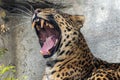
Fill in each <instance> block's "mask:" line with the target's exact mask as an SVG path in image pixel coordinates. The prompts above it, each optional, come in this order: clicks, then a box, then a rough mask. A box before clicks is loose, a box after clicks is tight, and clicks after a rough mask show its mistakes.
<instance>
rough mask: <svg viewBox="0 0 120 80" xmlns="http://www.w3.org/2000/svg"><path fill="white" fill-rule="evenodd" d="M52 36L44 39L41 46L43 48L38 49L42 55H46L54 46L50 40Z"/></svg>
mask: <svg viewBox="0 0 120 80" xmlns="http://www.w3.org/2000/svg"><path fill="white" fill-rule="evenodd" d="M52 37H53V36H50V37H48V38H46V41H45V42H44V44H43V47H41V49H40V53H41V54H42V55H48V54H49V50H50V49H51V48H52V47H53V46H54V44H55V42H54V41H53V40H52Z"/></svg>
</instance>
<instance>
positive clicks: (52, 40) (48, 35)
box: [32, 18, 60, 56]
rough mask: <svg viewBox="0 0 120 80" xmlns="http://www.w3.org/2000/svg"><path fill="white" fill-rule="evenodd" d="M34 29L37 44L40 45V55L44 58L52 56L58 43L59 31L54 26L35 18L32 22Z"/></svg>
mask: <svg viewBox="0 0 120 80" xmlns="http://www.w3.org/2000/svg"><path fill="white" fill-rule="evenodd" d="M32 27H34V28H35V30H36V33H37V36H38V38H39V43H40V45H41V49H40V53H41V54H42V55H44V56H52V55H53V54H54V53H55V52H56V50H57V48H58V45H59V42H60V30H59V29H58V28H56V27H58V26H56V24H53V23H51V22H50V21H48V20H45V19H42V18H36V19H34V20H33V22H32Z"/></svg>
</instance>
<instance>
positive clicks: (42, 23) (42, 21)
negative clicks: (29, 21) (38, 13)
mask: <svg viewBox="0 0 120 80" xmlns="http://www.w3.org/2000/svg"><path fill="white" fill-rule="evenodd" d="M43 25H44V20H43V19H42V20H41V28H43Z"/></svg>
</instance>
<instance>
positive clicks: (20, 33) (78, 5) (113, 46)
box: [0, 0, 120, 80]
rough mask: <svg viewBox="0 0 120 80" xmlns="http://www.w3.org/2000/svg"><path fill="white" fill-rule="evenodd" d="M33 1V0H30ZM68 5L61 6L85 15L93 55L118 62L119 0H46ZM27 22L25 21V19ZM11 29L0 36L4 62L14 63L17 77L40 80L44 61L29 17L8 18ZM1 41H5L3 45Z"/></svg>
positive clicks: (119, 57)
mask: <svg viewBox="0 0 120 80" xmlns="http://www.w3.org/2000/svg"><path fill="white" fill-rule="evenodd" d="M31 1H32V0H31ZM49 1H51V2H53V1H54V2H55V3H60V2H62V3H65V4H71V5H72V7H71V8H67V9H64V10H63V11H64V12H67V13H70V14H82V15H85V17H86V20H85V24H84V27H83V28H82V30H81V31H82V33H83V34H84V36H85V38H86V40H87V42H88V45H89V46H90V48H91V51H92V52H93V54H94V55H95V56H96V57H99V58H101V59H103V60H107V61H109V62H120V35H119V34H120V25H119V24H120V6H119V5H120V0H114V1H113V0H49ZM26 21H28V22H27V23H25V24H24V22H26ZM11 22H12V23H10V24H11V25H9V26H10V27H11V28H13V29H11V30H10V32H8V33H6V34H4V35H3V36H0V47H6V48H8V50H9V53H7V54H6V55H5V56H4V60H3V62H4V63H6V64H11V63H12V64H15V65H16V66H17V76H18V77H20V76H24V75H25V76H28V79H27V80H41V76H42V73H43V71H44V67H45V60H44V59H43V58H42V56H41V55H40V54H39V49H40V46H39V44H38V39H37V36H36V34H35V31H34V30H33V29H32V28H31V18H30V17H29V18H28V19H21V20H19V21H17V22H19V23H23V24H21V25H17V26H14V25H16V24H15V23H17V22H15V20H13V21H11ZM3 41H4V44H3Z"/></svg>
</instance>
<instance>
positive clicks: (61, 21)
mask: <svg viewBox="0 0 120 80" xmlns="http://www.w3.org/2000/svg"><path fill="white" fill-rule="evenodd" d="M83 23H84V16H78V15H76V16H75V15H69V14H66V13H62V12H60V11H57V10H55V9H53V8H47V9H36V10H35V12H34V15H33V17H32V27H34V28H35V31H36V33H37V36H38V38H39V43H40V45H41V49H40V53H41V54H42V55H43V56H44V57H45V58H48V57H51V56H53V55H54V54H55V52H56V51H58V49H59V46H60V44H61V43H62V41H63V38H64V36H65V34H66V33H68V32H69V31H67V29H68V30H69V29H70V31H72V32H74V30H76V31H79V29H80V28H81V27H82V25H83ZM66 25H67V26H66ZM68 35H70V34H68Z"/></svg>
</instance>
